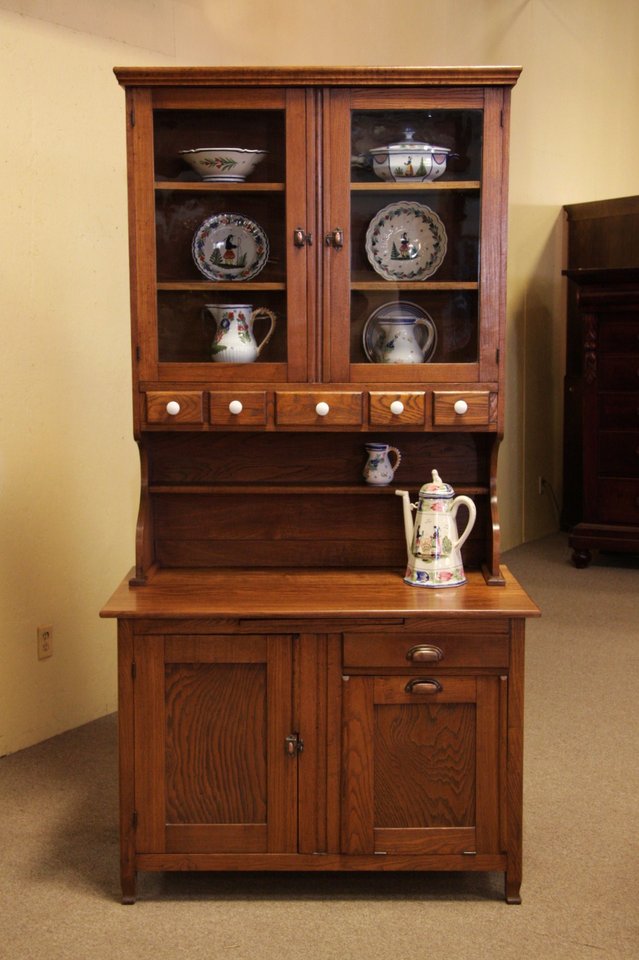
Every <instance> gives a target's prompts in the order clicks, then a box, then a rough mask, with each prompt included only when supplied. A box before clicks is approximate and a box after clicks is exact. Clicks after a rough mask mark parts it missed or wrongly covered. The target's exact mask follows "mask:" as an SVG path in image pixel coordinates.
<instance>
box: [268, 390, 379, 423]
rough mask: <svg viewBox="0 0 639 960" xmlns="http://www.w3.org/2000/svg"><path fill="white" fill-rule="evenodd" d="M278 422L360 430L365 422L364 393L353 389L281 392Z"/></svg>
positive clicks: (276, 399)
mask: <svg viewBox="0 0 639 960" xmlns="http://www.w3.org/2000/svg"><path fill="white" fill-rule="evenodd" d="M275 421H276V423H277V424H278V425H280V426H300V427H301V426H305V427H313V426H316V427H322V426H327V427H328V426H331V425H333V424H337V425H339V426H350V427H358V426H360V425H361V423H362V394H361V393H359V392H353V391H350V390H348V391H346V390H344V391H337V390H335V391H327V390H313V391H310V392H302V391H301V390H278V391H277V393H276V394H275Z"/></svg>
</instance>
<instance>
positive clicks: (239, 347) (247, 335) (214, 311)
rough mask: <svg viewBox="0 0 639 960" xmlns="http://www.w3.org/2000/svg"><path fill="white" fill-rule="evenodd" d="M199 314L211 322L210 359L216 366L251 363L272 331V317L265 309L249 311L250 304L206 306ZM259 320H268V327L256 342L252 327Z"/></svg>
mask: <svg viewBox="0 0 639 960" xmlns="http://www.w3.org/2000/svg"><path fill="white" fill-rule="evenodd" d="M202 314H203V316H206V315H207V314H208V315H209V316H211V317H212V318H213V320H214V321H215V334H214V336H213V344H212V346H211V358H212V359H213V360H215V361H216V362H217V363H253V362H254V361H255V360H257V358H258V357H259V355H260V353H261V352H262V350H263V349H264V347H265V346H266V344H267V343H268V342H269V340H270V339H271V337H272V336H273V331H274V330H275V314H274V313H272V312H271V311H270V310H267V309H266V308H265V307H259V308H258V309H257V310H253V305H252V304H250V303H207V304H206V306H205V307H204V310H203V311H202ZM260 317H266V318H267V319H268V320H270V326H269V328H268V331H267V332H266V334H265V336H264V337H263V338H262V340H261V341H260V342H259V343H258V342H257V340H256V339H255V334H254V333H253V324H254V323H255V321H256V320H257V319H259V318H260Z"/></svg>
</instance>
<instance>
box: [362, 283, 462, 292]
mask: <svg viewBox="0 0 639 960" xmlns="http://www.w3.org/2000/svg"><path fill="white" fill-rule="evenodd" d="M389 289H394V290H479V284H478V283H477V282H476V281H474V280H451V281H445V280H444V281H439V280H434V281H429V280H423V281H421V280H420V281H414V280H412V281H410V280H409V281H406V282H405V283H400V282H398V281H395V280H356V281H355V282H354V283H351V290H382V291H388V290H389Z"/></svg>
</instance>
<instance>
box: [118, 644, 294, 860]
mask: <svg viewBox="0 0 639 960" xmlns="http://www.w3.org/2000/svg"><path fill="white" fill-rule="evenodd" d="M135 646H136V650H135V660H136V678H135V768H136V786H135V792H136V797H135V805H136V809H137V814H138V822H137V839H136V844H137V848H138V850H139V851H140V852H145V853H146V852H149V853H151V852H153V853H162V852H164V853H189V852H200V853H205V852H215V853H238V852H247V853H265V852H289V851H292V850H295V849H296V844H297V785H296V764H295V761H294V759H291V758H290V757H289V756H288V755H287V753H286V750H285V745H286V737H287V736H288V735H289V734H290V733H291V721H292V705H291V676H292V653H291V641H290V638H288V637H240V638H225V637H208V636H204V637H201V636H200V637H173V636H167V637H163V636H142V637H138V638H136V641H135Z"/></svg>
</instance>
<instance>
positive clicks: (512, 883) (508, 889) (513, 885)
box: [504, 874, 521, 904]
mask: <svg viewBox="0 0 639 960" xmlns="http://www.w3.org/2000/svg"><path fill="white" fill-rule="evenodd" d="M504 879H505V900H506V903H512V904H520V903H521V894H520V893H519V888H520V886H521V878H520V877H517V878H515V879H513V878H512V877H509V876H508V874H506V876H505V878H504Z"/></svg>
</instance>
